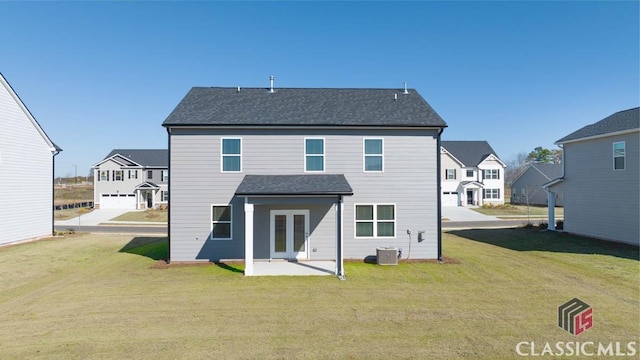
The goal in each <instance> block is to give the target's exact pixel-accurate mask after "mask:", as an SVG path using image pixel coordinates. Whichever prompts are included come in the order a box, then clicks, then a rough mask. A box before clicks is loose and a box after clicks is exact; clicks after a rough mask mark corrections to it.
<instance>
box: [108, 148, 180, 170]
mask: <svg viewBox="0 0 640 360" xmlns="http://www.w3.org/2000/svg"><path fill="white" fill-rule="evenodd" d="M116 154H119V155H121V156H122V157H124V158H126V159H130V160H131V161H134V162H136V163H138V164H140V165H142V166H148V167H168V166H169V151H168V150H162V149H113V150H111V152H110V153H109V155H107V156H105V158H104V159H103V160H106V159H108V158H110V157H112V156H113V155H116Z"/></svg>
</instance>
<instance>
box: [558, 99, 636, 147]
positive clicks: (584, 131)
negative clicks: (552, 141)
mask: <svg viewBox="0 0 640 360" xmlns="http://www.w3.org/2000/svg"><path fill="white" fill-rule="evenodd" d="M638 128H640V107H637V108H633V109H628V110H623V111H618V112H617V113H615V114H613V115H610V116H607V117H606V118H604V119H602V120H600V121H598V122H596V123H593V124H591V125H587V126H585V127H583V128H581V129H579V130H577V131H574V132H572V133H571V134H569V135H567V136H565V137H563V138H562V139H560V140H558V141H556V144H558V143H563V142H567V141H571V140H577V139H582V138H587V137H592V136H598V135H605V134H610V133H615V132H618V131H624V130H632V129H638Z"/></svg>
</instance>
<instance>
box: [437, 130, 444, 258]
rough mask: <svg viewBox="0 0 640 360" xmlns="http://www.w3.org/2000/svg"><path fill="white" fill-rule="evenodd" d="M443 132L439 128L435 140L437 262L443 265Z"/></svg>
mask: <svg viewBox="0 0 640 360" xmlns="http://www.w3.org/2000/svg"><path fill="white" fill-rule="evenodd" d="M443 131H444V128H440V130H439V131H438V137H437V138H436V145H437V154H436V177H437V180H436V192H437V194H436V196H437V199H438V200H437V203H438V207H437V209H438V210H437V214H438V219H437V220H438V226H437V227H438V235H437V236H438V261H439V262H440V263H444V259H443V258H442V188H441V187H442V180H441V175H442V174H441V171H440V166H441V164H440V162H441V157H442V156H441V155H440V151H441V150H440V149H441V147H440V135H442V132H443Z"/></svg>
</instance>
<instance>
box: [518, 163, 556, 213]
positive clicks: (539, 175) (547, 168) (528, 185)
mask: <svg viewBox="0 0 640 360" xmlns="http://www.w3.org/2000/svg"><path fill="white" fill-rule="evenodd" d="M561 176H562V165H561V164H545V163H533V164H529V165H528V166H527V167H526V168H525V170H524V171H523V172H522V174H520V175H518V177H516V178H515V180H514V181H513V183H512V184H511V203H512V204H524V205H544V206H547V203H548V201H549V198H548V196H547V192H546V191H545V190H544V189H543V188H542V185H544V184H546V183H548V182H549V181H551V180H554V179H557V178H559V177H561ZM555 198H556V199H555V203H556V206H562V205H563V199H562V194H560V193H556V194H555Z"/></svg>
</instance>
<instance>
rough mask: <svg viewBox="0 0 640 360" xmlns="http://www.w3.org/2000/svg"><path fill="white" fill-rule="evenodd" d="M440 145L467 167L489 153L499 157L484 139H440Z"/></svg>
mask: <svg viewBox="0 0 640 360" xmlns="http://www.w3.org/2000/svg"><path fill="white" fill-rule="evenodd" d="M440 146H442V147H443V148H445V149H446V150H447V151H448V152H449V153H450V154H451V155H453V156H454V157H455V158H456V159H458V160H460V161H461V162H462V163H463V164H464V166H467V167H469V166H478V164H480V163H481V162H482V161H483V160H484V159H485V158H486V157H487V156H489V155H491V154H493V155H495V156H496V157H497V158H498V159H499V158H500V157H499V156H498V154H496V152H495V151H494V150H493V148H492V147H491V145H489V143H488V142H486V141H441V142H440Z"/></svg>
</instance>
